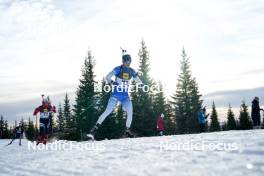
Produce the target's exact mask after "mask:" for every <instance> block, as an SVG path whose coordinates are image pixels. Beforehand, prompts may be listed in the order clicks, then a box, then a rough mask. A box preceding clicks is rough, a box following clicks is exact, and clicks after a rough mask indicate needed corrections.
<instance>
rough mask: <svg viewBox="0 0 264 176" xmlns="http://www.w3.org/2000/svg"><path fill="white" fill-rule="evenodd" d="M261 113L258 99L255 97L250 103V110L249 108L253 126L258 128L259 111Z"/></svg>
mask: <svg viewBox="0 0 264 176" xmlns="http://www.w3.org/2000/svg"><path fill="white" fill-rule="evenodd" d="M261 110H262V111H263V109H261V108H260V107H259V97H255V98H254V100H253V101H252V108H251V118H252V120H253V125H254V126H260V111H261Z"/></svg>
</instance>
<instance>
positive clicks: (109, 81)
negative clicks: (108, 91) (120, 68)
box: [105, 70, 115, 84]
mask: <svg viewBox="0 0 264 176" xmlns="http://www.w3.org/2000/svg"><path fill="white" fill-rule="evenodd" d="M114 75H115V72H114V70H112V71H111V72H110V73H108V74H107V75H106V77H105V80H106V81H107V83H108V84H110V83H112V82H113V80H112V77H113V76H114Z"/></svg>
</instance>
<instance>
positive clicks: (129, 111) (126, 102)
mask: <svg viewBox="0 0 264 176" xmlns="http://www.w3.org/2000/svg"><path fill="white" fill-rule="evenodd" d="M122 107H123V110H124V111H126V112H127V120H126V127H127V128H130V126H131V123H132V117H133V106H132V102H131V100H130V99H129V97H127V98H126V99H124V100H123V101H122Z"/></svg>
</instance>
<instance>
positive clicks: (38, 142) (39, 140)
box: [37, 135, 42, 145]
mask: <svg viewBox="0 0 264 176" xmlns="http://www.w3.org/2000/svg"><path fill="white" fill-rule="evenodd" d="M41 138H42V136H41V135H39V136H38V141H37V145H39V144H40V143H41Z"/></svg>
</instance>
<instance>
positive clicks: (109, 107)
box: [96, 97, 118, 124]
mask: <svg viewBox="0 0 264 176" xmlns="http://www.w3.org/2000/svg"><path fill="white" fill-rule="evenodd" d="M117 102H118V100H117V99H116V98H114V97H110V99H109V101H108V104H107V107H106V109H105V111H104V112H103V114H101V116H100V117H99V119H98V120H97V123H96V124H102V123H103V121H104V120H105V118H106V117H107V116H108V115H109V114H110V113H111V112H112V111H113V110H114V109H115V107H116V104H117Z"/></svg>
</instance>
